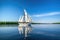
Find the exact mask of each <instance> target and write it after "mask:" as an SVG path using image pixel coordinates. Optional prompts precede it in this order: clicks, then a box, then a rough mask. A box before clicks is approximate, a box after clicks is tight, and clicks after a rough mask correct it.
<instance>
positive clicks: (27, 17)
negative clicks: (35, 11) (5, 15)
mask: <svg viewBox="0 0 60 40" xmlns="http://www.w3.org/2000/svg"><path fill="white" fill-rule="evenodd" d="M19 22H31V18H30V16H29V15H28V14H27V12H26V10H25V9H24V16H22V17H21V19H20V18H19Z"/></svg>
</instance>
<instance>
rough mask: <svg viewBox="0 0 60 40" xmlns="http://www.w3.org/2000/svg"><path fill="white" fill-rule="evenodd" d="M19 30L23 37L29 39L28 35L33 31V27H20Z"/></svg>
mask: <svg viewBox="0 0 60 40" xmlns="http://www.w3.org/2000/svg"><path fill="white" fill-rule="evenodd" d="M18 30H19V33H20V34H21V35H23V36H24V37H28V35H29V34H30V32H31V31H32V27H31V26H19V27H18Z"/></svg>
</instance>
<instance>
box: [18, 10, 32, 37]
mask: <svg viewBox="0 0 60 40" xmlns="http://www.w3.org/2000/svg"><path fill="white" fill-rule="evenodd" d="M18 23H19V27H18V30H19V33H20V34H23V36H24V37H27V36H28V34H29V33H30V32H31V30H32V27H31V18H30V17H29V16H28V15H27V12H26V10H25V9H24V15H23V16H22V18H21V19H20V18H19V21H18Z"/></svg>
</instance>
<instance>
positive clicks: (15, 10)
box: [0, 0, 60, 23]
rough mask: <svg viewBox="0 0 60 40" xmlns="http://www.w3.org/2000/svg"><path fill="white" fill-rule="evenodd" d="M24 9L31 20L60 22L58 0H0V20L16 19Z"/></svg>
mask: <svg viewBox="0 0 60 40" xmlns="http://www.w3.org/2000/svg"><path fill="white" fill-rule="evenodd" d="M24 9H26V11H27V12H28V14H29V15H30V16H31V17H32V21H33V22H41V23H52V22H60V0H0V21H18V19H19V17H20V16H22V15H23V13H24V11H23V10H24Z"/></svg>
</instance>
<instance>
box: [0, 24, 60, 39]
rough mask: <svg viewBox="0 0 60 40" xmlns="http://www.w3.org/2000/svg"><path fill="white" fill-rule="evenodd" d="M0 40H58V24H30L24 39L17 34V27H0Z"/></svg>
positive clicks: (59, 28) (59, 32) (59, 25)
mask: <svg viewBox="0 0 60 40" xmlns="http://www.w3.org/2000/svg"><path fill="white" fill-rule="evenodd" d="M0 40H60V24H32V31H31V33H30V34H29V35H28V37H27V38H26V39H25V38H23V37H22V35H21V34H19V31H18V25H0Z"/></svg>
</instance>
